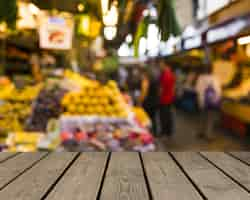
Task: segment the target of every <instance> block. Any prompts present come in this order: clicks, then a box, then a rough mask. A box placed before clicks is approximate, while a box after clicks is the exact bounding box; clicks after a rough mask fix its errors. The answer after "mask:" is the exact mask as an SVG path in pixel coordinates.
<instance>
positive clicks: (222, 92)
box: [0, 0, 250, 152]
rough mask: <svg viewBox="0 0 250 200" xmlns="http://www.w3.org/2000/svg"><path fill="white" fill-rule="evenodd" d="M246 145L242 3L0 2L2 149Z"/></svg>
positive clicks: (248, 91) (245, 4) (247, 37)
mask: <svg viewBox="0 0 250 200" xmlns="http://www.w3.org/2000/svg"><path fill="white" fill-rule="evenodd" d="M215 104H216V105H215ZM249 144H250V7H249V1H248V0H214V1H208V0H8V1H1V2H0V151H11V152H30V151H40V150H46V151H142V152H147V151H181V150H185V151H203V150H204V151H234V150H235V151H237V150H250V145H249Z"/></svg>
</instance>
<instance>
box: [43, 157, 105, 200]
mask: <svg viewBox="0 0 250 200" xmlns="http://www.w3.org/2000/svg"><path fill="white" fill-rule="evenodd" d="M107 158H108V153H84V154H81V156H80V157H79V158H78V159H77V160H76V162H75V163H74V165H73V166H72V167H71V168H70V169H69V170H68V171H67V172H66V174H65V175H64V176H63V178H62V179H61V180H60V182H59V183H58V184H57V185H56V187H55V188H54V190H53V191H52V192H51V193H50V194H49V196H48V197H47V198H46V200H59V199H60V200H69V199H74V200H83V199H84V200H94V199H96V198H97V194H98V191H99V189H100V186H101V181H102V177H103V174H104V170H105V165H106V161H107Z"/></svg>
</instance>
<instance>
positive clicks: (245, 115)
mask: <svg viewBox="0 0 250 200" xmlns="http://www.w3.org/2000/svg"><path fill="white" fill-rule="evenodd" d="M222 112H223V113H225V114H227V115H229V116H232V117H235V118H237V119H239V120H240V121H242V122H244V123H248V124H250V104H249V105H247V104H243V103H238V102H229V101H226V102H223V104H222Z"/></svg>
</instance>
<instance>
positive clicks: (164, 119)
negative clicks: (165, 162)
mask: <svg viewBox="0 0 250 200" xmlns="http://www.w3.org/2000/svg"><path fill="white" fill-rule="evenodd" d="M160 68H161V76H160V122H161V134H162V135H166V136H168V137H171V136H172V135H173V129H174V118H173V113H172V112H173V111H172V105H173V103H174V99H175V81H176V78H175V75H174V73H173V72H172V70H171V67H170V66H169V65H168V64H166V63H165V62H164V61H163V60H162V61H160Z"/></svg>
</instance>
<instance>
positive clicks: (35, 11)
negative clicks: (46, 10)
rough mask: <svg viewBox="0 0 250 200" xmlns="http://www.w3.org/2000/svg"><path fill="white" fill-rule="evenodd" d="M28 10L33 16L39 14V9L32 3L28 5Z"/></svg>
mask: <svg viewBox="0 0 250 200" xmlns="http://www.w3.org/2000/svg"><path fill="white" fill-rule="evenodd" d="M29 10H30V12H31V13H32V14H33V15H38V14H39V12H40V9H39V8H38V7H37V6H36V5H34V4H33V3H29Z"/></svg>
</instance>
